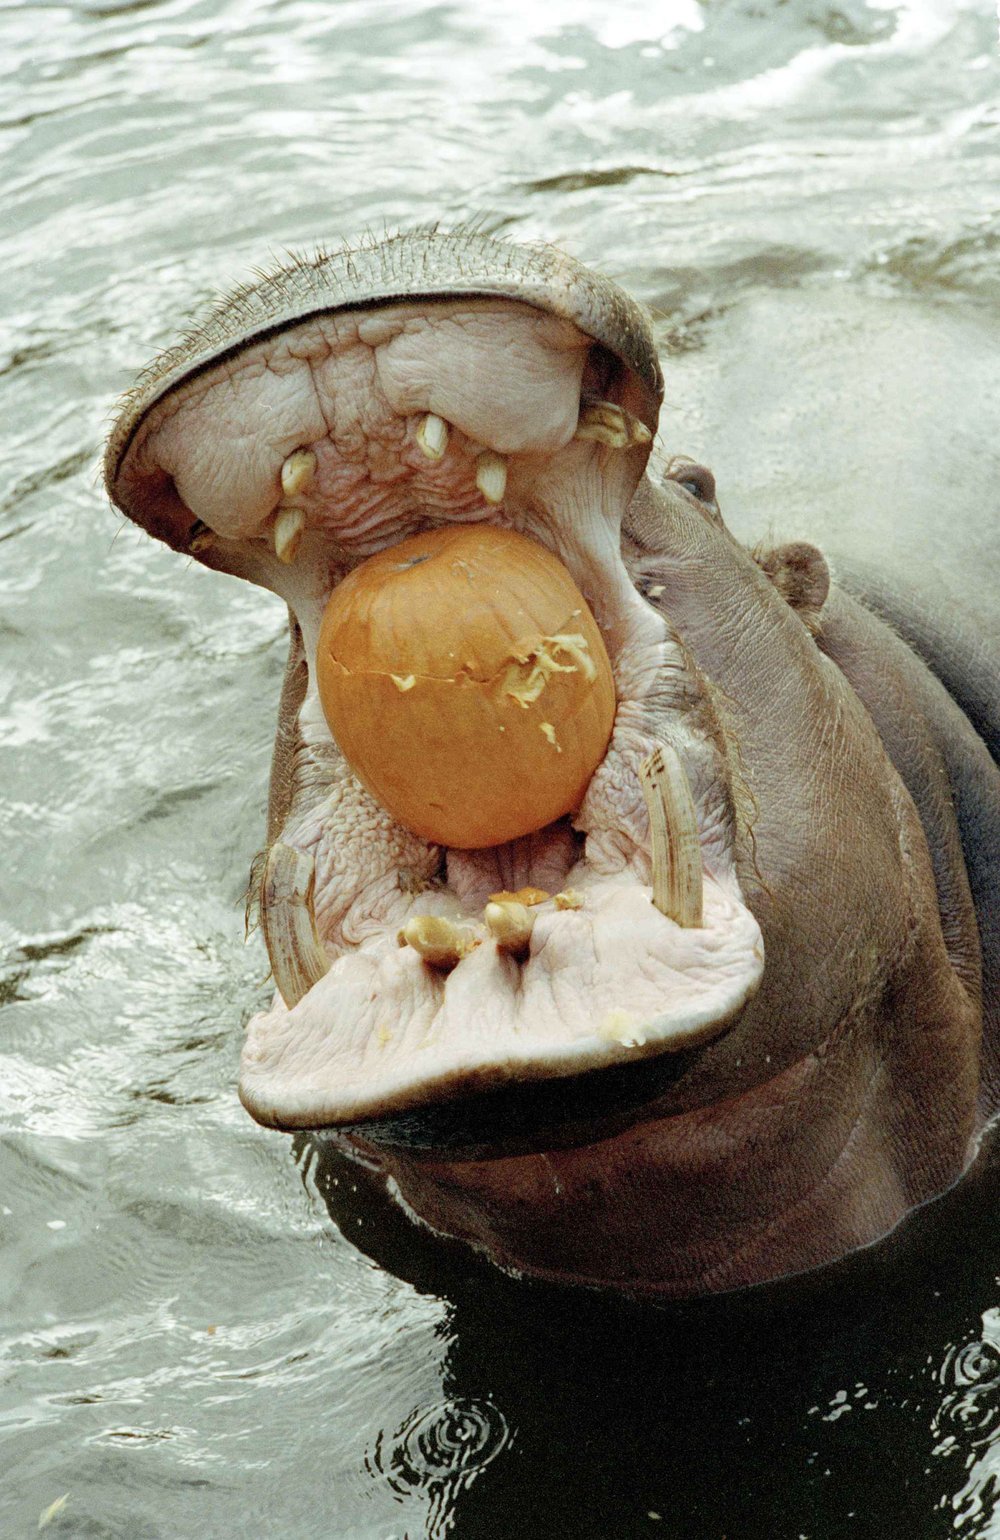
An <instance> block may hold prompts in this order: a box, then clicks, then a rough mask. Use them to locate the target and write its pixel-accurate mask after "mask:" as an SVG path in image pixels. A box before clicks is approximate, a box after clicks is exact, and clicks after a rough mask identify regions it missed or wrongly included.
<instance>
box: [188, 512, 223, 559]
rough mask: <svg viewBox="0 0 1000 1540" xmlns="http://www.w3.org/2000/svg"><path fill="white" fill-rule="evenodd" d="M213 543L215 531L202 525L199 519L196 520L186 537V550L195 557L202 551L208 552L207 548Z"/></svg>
mask: <svg viewBox="0 0 1000 1540" xmlns="http://www.w3.org/2000/svg"><path fill="white" fill-rule="evenodd" d="M215 541H216V534H215V530H214V529H209V527H208V525H207V524H203V523H202V521H201V519H197V520H196V521H195V522H194V524H192V525H191V530H190V533H189V535H188V550H189V551H190V552H191V553H192V555H194V556H197V555H199V554H200V553H201V552H202V551H207V550H209V548H210V547H211V546H213V545H214V544H215Z"/></svg>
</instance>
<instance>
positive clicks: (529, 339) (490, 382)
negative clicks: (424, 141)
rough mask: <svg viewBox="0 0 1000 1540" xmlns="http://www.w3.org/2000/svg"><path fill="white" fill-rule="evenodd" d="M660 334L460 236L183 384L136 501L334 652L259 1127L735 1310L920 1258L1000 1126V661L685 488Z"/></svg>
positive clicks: (516, 1231) (315, 741) (204, 340)
mask: <svg viewBox="0 0 1000 1540" xmlns="http://www.w3.org/2000/svg"><path fill="white" fill-rule="evenodd" d="M661 393H662V381H661V374H660V368H659V364H658V362H657V357H656V352H655V349H654V344H653V339H652V334H651V330H650V326H649V323H648V320H647V317H646V315H645V313H644V312H643V310H642V309H641V307H640V306H638V305H637V304H635V303H634V302H632V301H631V300H630V299H629V298H628V297H627V296H626V295H625V294H624V293H623V292H622V291H621V290H620V289H619V288H618V287H617V286H616V285H615V284H614V283H612V282H610V281H609V280H607V279H605V278H602V277H598V276H596V275H595V274H594V273H592V272H590V271H589V270H588V269H586V268H584V267H583V266H581V265H580V264H579V263H577V262H576V261H574V260H572V259H570V258H569V257H567V256H565V255H563V254H561V253H559V252H557V251H554V250H552V249H549V248H522V247H518V246H516V245H513V244H509V243H507V242H504V241H498V240H494V239H491V238H488V237H486V236H483V235H481V234H478V233H474V234H470V233H467V232H459V233H453V234H444V233H441V232H438V231H423V232H419V233H414V234H408V235H402V236H397V237H393V238H390V239H386V240H383V241H376V240H371V241H367V242H363V243H361V244H360V245H359V247H358V248H357V249H354V250H344V251H339V252H335V253H332V254H329V253H322V254H320V255H318V256H316V257H314V258H310V259H308V260H300V261H295V262H293V263H291V264H290V265H289V266H288V267H286V268H284V269H282V270H280V271H277V272H274V273H273V274H271V275H270V276H268V277H266V278H263V279H261V280H260V281H258V282H255V283H253V284H252V285H250V286H248V287H245V288H242V289H240V290H238V291H237V292H236V293H234V294H233V295H232V296H231V297H230V298H229V299H227V300H226V301H225V302H224V303H222V304H221V305H220V306H218V307H217V308H216V309H215V311H214V312H213V313H212V314H211V315H209V316H208V318H207V319H205V320H204V321H203V322H202V323H201V324H200V325H198V326H197V327H196V328H195V329H194V330H193V331H191V332H190V333H189V334H188V335H187V336H186V337H185V339H184V341H182V342H181V343H179V344H178V345H177V346H175V347H173V348H171V349H169V350H168V351H167V352H166V353H164V354H163V355H162V356H161V357H160V358H158V359H157V360H155V362H153V363H152V364H151V365H150V366H149V367H148V368H147V369H146V371H145V372H144V373H143V374H142V375H141V376H140V377H139V380H138V382H137V384H136V386H135V388H134V389H133V391H132V392H131V393H130V394H129V395H128V396H127V397H126V399H125V401H124V403H123V404H122V406H121V409H120V411H119V414H118V417H117V421H116V423H115V426H114V429H113V431H112V435H111V439H110V443H109V445H108V450H107V459H106V476H107V485H108V490H109V493H110V496H111V498H112V501H113V502H114V503H115V504H116V505H117V507H118V508H120V509H121V510H122V511H123V512H124V513H125V514H127V515H128V517H129V518H131V519H134V520H135V521H136V522H137V523H139V524H141V525H142V526H143V527H144V528H145V529H146V530H148V531H149V533H150V534H152V535H154V536H156V537H157V538H158V539H160V540H163V541H166V543H167V544H168V545H170V546H171V547H173V549H174V550H177V551H180V552H182V553H184V554H185V555H189V556H193V557H194V558H195V559H196V560H198V561H200V562H202V563H203V564H204V565H205V566H208V567H211V568H213V569H215V570H217V571H220V572H225V573H231V574H234V575H236V576H238V577H242V578H247V579H249V580H250V581H252V582H255V583H258V584H261V585H262V586H264V587H265V588H268V589H271V590H272V591H273V592H274V593H276V594H278V595H280V597H281V598H282V599H284V600H285V601H286V603H287V605H288V610H289V616H290V651H289V658H288V666H287V672H286V675H285V681H284V686H283V690H282V695H281V703H280V710H279V718H278V729H277V737H276V741H275V749H274V762H273V769H272V777H271V791H270V804H269V813H268V831H267V846H266V850H265V852H264V853H263V854H262V856H261V857H260V858H259V859H258V861H257V863H256V864H255V868H254V879H253V890H254V892H255V894H256V897H257V899H258V902H259V909H260V916H261V923H262V927H263V931H264V937H265V940H266V944H267V949H268V953H269V956H270V960H271V965H272V970H273V974H274V980H275V984H276V986H277V992H276V994H275V998H274V1003H273V1004H272V1006H271V1007H270V1009H269V1010H267V1011H266V1012H264V1013H263V1014H261V1015H258V1016H256V1017H255V1018H254V1019H253V1020H252V1021H251V1022H250V1024H249V1028H248V1031H247V1036H246V1044H245V1048H244V1051H243V1060H242V1073H241V1084H240V1095H241V1097H242V1100H243V1102H244V1104H245V1105H246V1107H247V1109H248V1110H249V1111H250V1113H251V1114H252V1116H253V1117H254V1118H256V1119H257V1120H258V1121H259V1122H261V1123H263V1124H266V1125H268V1126H270V1127H274V1128H279V1129H285V1130H299V1129H309V1130H326V1131H328V1135H327V1136H328V1137H329V1138H331V1139H334V1140H336V1141H337V1142H338V1143H339V1144H340V1145H342V1146H343V1148H344V1149H345V1150H348V1151H350V1152H352V1153H353V1154H355V1155H356V1156H358V1157H359V1158H361V1159H363V1160H365V1161H367V1162H369V1163H371V1162H375V1163H376V1164H377V1166H378V1167H379V1169H380V1170H381V1172H382V1173H383V1174H384V1176H385V1177H386V1178H387V1179H391V1184H392V1190H393V1191H394V1192H396V1193H397V1194H398V1195H399V1197H400V1198H401V1200H402V1201H403V1203H404V1204H405V1205H406V1206H407V1207H408V1209H409V1210H410V1212H411V1213H412V1214H414V1215H416V1216H417V1217H418V1218H419V1219H421V1220H422V1221H424V1222H425V1223H426V1224H427V1225H428V1226H429V1227H430V1228H431V1229H432V1230H434V1231H436V1232H438V1233H440V1234H442V1235H446V1236H449V1237H452V1238H457V1239H460V1240H462V1241H465V1242H467V1243H469V1244H470V1245H472V1246H473V1247H475V1248H477V1249H478V1250H480V1251H482V1252H483V1253H485V1254H486V1255H487V1256H488V1257H489V1258H490V1259H492V1260H493V1261H494V1262H496V1263H498V1264H499V1265H501V1266H503V1267H505V1268H508V1269H512V1270H516V1271H518V1272H520V1273H523V1274H527V1275H531V1276H535V1277H541V1278H546V1279H550V1280H556V1281H561V1282H566V1283H583V1284H589V1285H596V1286H604V1287H610V1288H615V1289H618V1290H624V1291H626V1292H629V1293H633V1294H651V1295H665V1296H670V1295H674V1296H680V1295H690V1294H697V1293H705V1292H712V1291H723V1290H727V1289H733V1288H738V1287H741V1286H744V1285H748V1284H752V1283H758V1282H762V1281H765V1280H768V1279H772V1278H776V1277H779V1276H782V1275H785V1274H789V1273H793V1272H797V1271H801V1270H804V1269H807V1268H812V1267H816V1266H818V1265H820V1264H823V1263H825V1262H828V1261H831V1260H833V1259H834V1258H836V1257H839V1256H841V1255H843V1254H844V1253H845V1252H847V1251H849V1250H852V1249H853V1248H856V1247H859V1246H863V1245H865V1244H867V1243H869V1242H871V1241H873V1240H875V1239H877V1238H878V1237H880V1236H882V1235H884V1234H886V1232H888V1231H889V1230H890V1229H891V1228H892V1227H893V1226H894V1225H895V1224H896V1223H897V1222H898V1221H899V1220H900V1219H901V1218H902V1217H903V1216H904V1215H905V1214H906V1213H907V1212H908V1211H909V1210H910V1209H912V1208H913V1207H914V1206H915V1205H917V1204H919V1203H921V1202H923V1201H924V1200H926V1199H928V1198H931V1197H933V1196H935V1195H936V1194H938V1193H941V1192H942V1191H943V1190H944V1189H945V1188H946V1187H948V1186H949V1185H950V1184H951V1183H953V1182H954V1181H955V1180H956V1178H957V1177H958V1176H959V1175H960V1174H961V1173H962V1171H963V1170H964V1169H965V1167H966V1166H967V1164H968V1163H969V1161H970V1159H971V1158H972V1156H973V1154H974V1153H975V1150H976V1147H977V1141H978V1140H979V1138H980V1136H981V1134H982V1131H983V1129H984V1127H985V1126H986V1123H987V1122H988V1120H989V1118H990V1117H991V1116H992V1114H993V1113H994V1111H995V1110H996V1102H997V1097H998V1095H1000V1074H998V1068H997V1044H996V1038H997V1033H998V1021H997V1015H998V1010H1000V991H998V972H1000V875H998V874H1000V770H998V768H997V763H996V758H997V755H998V753H1000V727H998V713H997V709H996V706H995V705H994V704H993V697H994V690H993V685H992V680H993V679H995V677H996V676H995V673H994V670H995V668H996V666H997V658H998V650H997V645H996V638H995V637H994V638H983V637H982V636H977V637H976V638H975V645H972V644H970V645H967V646H966V645H965V643H964V642H963V639H962V630H961V625H960V622H959V620H958V619H957V617H954V616H948V617H945V618H943V619H942V620H941V622H940V624H938V623H937V622H936V621H935V619H934V616H933V612H932V610H931V609H929V608H927V609H923V610H922V609H921V608H920V607H919V606H918V605H914V604H913V603H912V601H911V600H906V601H905V603H904V601H903V600H902V599H901V600H900V601H899V605H898V607H897V606H896V601H895V599H894V596H893V594H892V592H891V591H890V587H891V585H888V584H887V583H886V581H885V580H884V579H885V575H884V574H879V581H878V583H874V582H873V583H871V584H867V583H866V580H865V578H864V577H863V575H862V576H859V575H858V574H856V573H852V574H851V575H850V576H849V578H848V579H845V578H844V576H843V574H839V573H838V581H836V582H834V581H831V577H830V572H829V570H828V567H827V563H826V561H825V560H824V557H823V556H822V555H821V554H820V552H819V551H818V550H817V549H816V548H815V547H814V546H813V545H810V544H806V543H801V542H800V543H795V544H789V545H784V546H767V547H760V548H757V549H755V550H752V551H751V550H748V549H746V548H745V547H744V546H743V545H741V544H740V543H739V542H738V541H737V540H736V539H734V538H733V536H732V535H731V534H730V533H729V532H728V530H727V529H726V526H725V525H724V523H723V521H722V518H721V516H720V513H719V509H718V506H717V502H716V496H715V487H714V482H713V478H712V476H711V474H710V473H709V472H708V471H706V470H705V469H704V468H702V467H701V466H697V465H693V464H690V463H688V462H686V461H684V460H682V459H677V458H675V459H671V460H665V461H664V463H663V465H662V466H661V467H660V469H659V470H658V472H657V473H656V474H655V475H650V474H648V471H647V462H648V461H649V458H650V453H651V449H652V439H653V435H654V433H655V432H656V429H657V421H658V416H659V408H660V400H661Z"/></svg>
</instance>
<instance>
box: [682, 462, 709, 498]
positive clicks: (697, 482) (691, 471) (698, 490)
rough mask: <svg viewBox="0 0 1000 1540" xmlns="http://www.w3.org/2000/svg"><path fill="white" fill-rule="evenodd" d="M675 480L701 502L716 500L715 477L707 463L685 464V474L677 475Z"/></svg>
mask: <svg viewBox="0 0 1000 1540" xmlns="http://www.w3.org/2000/svg"><path fill="white" fill-rule="evenodd" d="M674 480H675V481H676V482H677V484H678V485H679V486H682V487H683V488H684V490H685V492H690V493H691V496H692V497H696V498H697V499H698V501H699V502H700V503H714V502H715V477H714V476H713V475H712V472H711V471H710V470H709V468H708V466H707V465H685V467H684V472H683V475H678V476H675V477H674Z"/></svg>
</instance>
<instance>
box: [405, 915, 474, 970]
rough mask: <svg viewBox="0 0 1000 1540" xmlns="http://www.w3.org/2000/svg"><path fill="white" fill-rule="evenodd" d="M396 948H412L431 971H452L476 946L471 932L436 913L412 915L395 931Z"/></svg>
mask: <svg viewBox="0 0 1000 1540" xmlns="http://www.w3.org/2000/svg"><path fill="white" fill-rule="evenodd" d="M399 944H400V946H412V948H413V950H414V951H415V952H418V953H419V954H420V956H421V957H422V958H423V960H424V962H425V963H428V964H429V965H430V967H432V968H454V966H455V964H456V963H460V962H461V961H462V958H463V957H467V956H468V955H469V953H470V952H471V951H472V949H473V947H474V946H475V945H476V944H477V943H476V937H475V936H474V935H473V933H472V931H471V930H467V929H465V928H464V927H463V926H461V925H456V924H455V923H454V921H453V920H446V919H444V918H443V916H441V915H439V914H415V915H413V917H412V918H411V919H409V920H407V922H406V924H405V925H404V926H403V929H402V930H401V931H400V932H399Z"/></svg>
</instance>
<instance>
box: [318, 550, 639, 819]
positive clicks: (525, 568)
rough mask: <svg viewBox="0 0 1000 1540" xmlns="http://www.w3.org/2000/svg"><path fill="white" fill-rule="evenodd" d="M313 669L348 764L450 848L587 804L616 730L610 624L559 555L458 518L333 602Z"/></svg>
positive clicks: (364, 567) (354, 582) (382, 561)
mask: <svg viewBox="0 0 1000 1540" xmlns="http://www.w3.org/2000/svg"><path fill="white" fill-rule="evenodd" d="M316 662H317V678H318V685H319V695H320V700H321V701H322V704H323V710H324V712H325V713H326V719H327V722H328V723H329V725H330V731H331V732H332V733H333V736H334V738H335V739H336V740H337V743H338V744H339V745H340V748H341V751H342V752H343V754H344V756H345V758H346V759H347V762H348V764H349V765H350V766H351V768H352V769H353V770H354V772H355V774H356V775H357V776H358V778H359V779H360V780H361V781H362V782H363V784H364V785H365V786H367V787H368V789H369V791H370V792H371V793H372V795H373V796H374V797H376V798H377V799H378V801H379V802H381V803H382V805H383V807H385V808H387V809H388V811H389V812H390V813H391V814H392V815H393V817H394V818H396V819H397V820H398V821H399V822H400V823H402V824H404V825H405V826H406V827H407V828H408V829H412V830H413V832H414V833H415V834H419V835H420V836H421V837H422V838H424V839H427V840H433V841H435V842H436V843H439V844H442V845H451V846H457V847H459V848H464V849H477V848H482V847H486V846H489V845H500V844H503V843H504V842H505V841H507V840H511V839H515V838H517V836H518V835H521V834H529V833H531V832H532V831H533V830H535V829H541V828H543V827H544V826H545V825H546V824H548V823H551V822H552V821H553V820H554V819H556V818H560V817H562V815H563V814H564V813H572V812H574V811H575V810H576V809H577V808H578V807H579V805H580V802H581V800H582V798H583V794H584V792H585V791H586V788H587V784H588V782H589V780H590V778H591V776H592V775H593V773H594V771H595V769H596V768H597V766H598V765H599V764H600V762H601V760H602V758H603V757H604V753H605V750H606V749H607V746H608V739H609V738H610V736H611V728H612V724H613V722H614V714H615V690H614V679H613V677H612V673H611V664H610V663H609V661H608V655H607V651H606V649H605V646H604V642H603V640H602V637H601V633H600V631H599V630H598V628H597V623H596V621H595V620H594V617H593V615H592V614H591V613H590V610H589V609H588V607H587V604H586V601H585V600H584V597H583V595H582V594H581V593H580V590H579V589H578V588H577V586H576V584H575V583H574V581H573V579H572V577H571V576H570V574H569V572H568V571H567V570H566V568H565V567H564V566H563V564H562V562H560V561H559V560H558V558H557V557H555V556H553V554H552V552H551V551H549V550H547V549H546V548H545V547H544V546H542V545H539V544H538V542H537V541H535V540H529V539H528V538H527V537H526V536H524V535H518V534H515V533H513V532H512V531H511V530H504V529H497V528H495V527H492V526H490V525H486V524H457V525H450V526H448V527H447V528H444V529H434V530H427V531H425V532H424V533H423V534H420V535H414V536H413V537H412V539H409V540H404V541H402V542H401V544H399V545H395V546H390V547H388V548H387V549H386V550H384V551H380V552H379V553H378V554H377V555H376V556H372V557H370V558H369V559H368V560H367V561H365V562H362V563H361V565H360V566H359V567H356V568H355V569H354V571H353V572H351V573H349V574H348V576H347V577H346V578H344V580H343V582H342V583H340V584H339V585H338V587H337V588H335V589H334V591H333V594H332V595H331V597H330V601H329V603H328V604H327V607H326V611H325V614H324V616H323V623H322V626H321V629H320V634H319V646H318V649H317V660H316Z"/></svg>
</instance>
